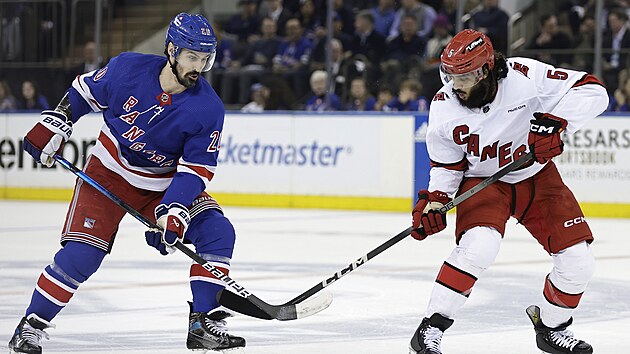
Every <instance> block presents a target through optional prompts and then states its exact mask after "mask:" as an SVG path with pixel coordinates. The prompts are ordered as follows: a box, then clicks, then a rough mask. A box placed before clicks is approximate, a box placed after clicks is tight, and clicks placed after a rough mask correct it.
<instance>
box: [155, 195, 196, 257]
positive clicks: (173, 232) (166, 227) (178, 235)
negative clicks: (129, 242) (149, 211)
mask: <svg viewBox="0 0 630 354" xmlns="http://www.w3.org/2000/svg"><path fill="white" fill-rule="evenodd" d="M155 219H156V220H157V224H158V226H159V227H161V228H162V230H161V231H160V230H156V229H150V230H148V231H146V232H145V233H144V236H145V238H146V241H147V244H149V246H152V247H155V248H157V250H158V251H160V253H161V254H163V255H167V254H171V253H173V252H175V250H177V249H176V248H175V247H174V245H175V243H177V241H180V242H182V241H183V240H184V233H186V230H187V229H188V224H189V223H190V215H189V214H188V209H186V207H184V206H183V205H181V204H178V203H171V204H169V205H168V206H166V204H160V205H158V206H157V207H156V208H155Z"/></svg>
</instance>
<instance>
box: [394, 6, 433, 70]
mask: <svg viewBox="0 0 630 354" xmlns="http://www.w3.org/2000/svg"><path fill="white" fill-rule="evenodd" d="M425 45H426V42H425V40H424V39H423V38H422V37H420V36H418V23H417V22H416V18H415V17H414V16H413V15H409V14H407V15H404V16H403V18H402V20H401V22H400V34H399V35H398V36H397V37H396V38H394V39H392V40H391V42H389V44H388V45H387V58H389V59H394V60H396V61H398V62H399V63H401V62H403V61H404V60H405V58H407V57H409V56H412V55H417V56H420V57H422V56H423V55H424V49H425Z"/></svg>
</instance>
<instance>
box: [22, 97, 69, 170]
mask: <svg viewBox="0 0 630 354" xmlns="http://www.w3.org/2000/svg"><path fill="white" fill-rule="evenodd" d="M70 135H72V122H69V121H68V119H67V117H66V116H65V115H64V114H63V113H61V112H58V111H51V110H46V111H42V113H41V118H40V120H39V122H37V124H35V126H34V127H33V128H32V129H31V130H29V132H28V133H26V137H25V138H24V150H26V152H28V153H29V154H30V155H31V156H33V158H34V159H35V161H38V162H41V163H42V165H44V166H46V167H51V166H52V165H54V164H55V159H54V158H53V155H55V154H58V153H61V150H63V145H64V144H65V143H66V142H67V141H68V139H70Z"/></svg>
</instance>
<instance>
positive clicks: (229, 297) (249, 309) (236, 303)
mask: <svg viewBox="0 0 630 354" xmlns="http://www.w3.org/2000/svg"><path fill="white" fill-rule="evenodd" d="M532 159H533V154H532V153H531V152H529V153H527V154H525V155H524V156H521V157H520V158H518V159H517V160H516V161H514V162H512V163H511V164H509V165H507V166H505V167H504V168H502V169H501V170H499V171H498V172H497V173H495V174H493V175H492V176H490V177H488V178H486V179H484V180H483V181H481V182H479V184H477V185H475V186H474V187H472V188H471V189H469V190H467V191H466V192H464V193H462V194H460V195H459V196H457V197H456V198H455V199H453V200H452V201H450V202H449V203H447V204H446V205H444V206H443V207H442V208H440V210H439V211H440V213H443V214H444V213H446V212H448V211H449V210H451V209H453V208H455V207H456V206H457V205H459V204H461V203H462V202H463V201H465V200H466V199H468V198H470V197H472V196H473V195H475V194H477V193H478V192H479V191H481V190H482V189H484V188H486V187H487V186H489V185H491V184H493V183H494V182H496V181H498V180H499V179H501V178H502V177H503V176H505V175H506V174H508V173H510V172H512V171H514V170H516V169H518V168H520V167H521V166H523V165H525V164H526V163H529V162H530V161H532ZM412 230H413V227H411V226H410V227H408V228H407V229H405V230H404V231H402V232H400V233H399V234H398V235H396V236H394V237H392V238H390V239H389V240H387V241H386V242H385V243H383V244H382V245H380V246H378V247H376V248H375V249H373V250H371V251H370V252H368V253H367V254H365V255H363V256H361V257H360V258H358V259H357V260H356V261H354V262H352V263H350V264H349V265H348V266H347V267H345V268H343V269H341V270H340V271H338V272H336V273H335V274H333V275H332V276H330V277H329V278H326V279H325V280H323V281H322V282H320V283H318V284H316V285H315V286H313V287H312V288H310V289H308V290H306V291H305V292H303V293H302V294H300V295H298V296H296V297H295V298H294V299H292V300H291V301H289V302H287V303H285V304H284V305H289V304H299V303H300V302H302V301H304V300H306V299H308V298H309V297H311V296H313V295H314V294H316V293H317V292H319V291H321V290H323V289H324V288H325V287H327V286H329V285H330V284H332V283H334V282H336V281H337V280H339V279H340V278H341V277H343V276H344V275H347V274H348V273H350V272H352V271H353V270H355V269H357V268H358V267H359V266H361V265H363V264H365V263H366V262H367V261H369V260H370V259H372V258H374V257H376V256H377V255H379V254H381V253H382V252H383V251H385V250H386V249H388V248H390V247H392V246H393V245H395V244H397V243H398V242H400V241H401V240H402V239H404V238H405V237H407V236H409V235H410V234H411V231H412ZM218 297H219V303H220V304H221V305H223V306H225V307H227V308H229V309H231V310H234V311H237V312H240V313H242V314H245V315H249V316H252V317H257V318H261V319H265V320H270V319H272V317H270V316H269V315H267V314H265V313H264V312H262V311H260V309H259V308H257V307H254V306H252V305H251V304H250V303H248V302H247V301H244V300H243V298H242V297H240V296H238V295H235V294H233V293H231V292H229V291H223V292H219V295H218Z"/></svg>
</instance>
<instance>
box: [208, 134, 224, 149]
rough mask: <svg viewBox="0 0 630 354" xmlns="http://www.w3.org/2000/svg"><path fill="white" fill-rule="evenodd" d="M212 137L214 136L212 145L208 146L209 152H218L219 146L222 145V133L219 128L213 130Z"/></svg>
mask: <svg viewBox="0 0 630 354" xmlns="http://www.w3.org/2000/svg"><path fill="white" fill-rule="evenodd" d="M210 138H212V141H211V142H210V145H209V146H208V150H206V151H208V152H216V151H218V150H219V148H220V147H221V133H220V132H219V131H218V130H215V131H213V132H212V134H210Z"/></svg>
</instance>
